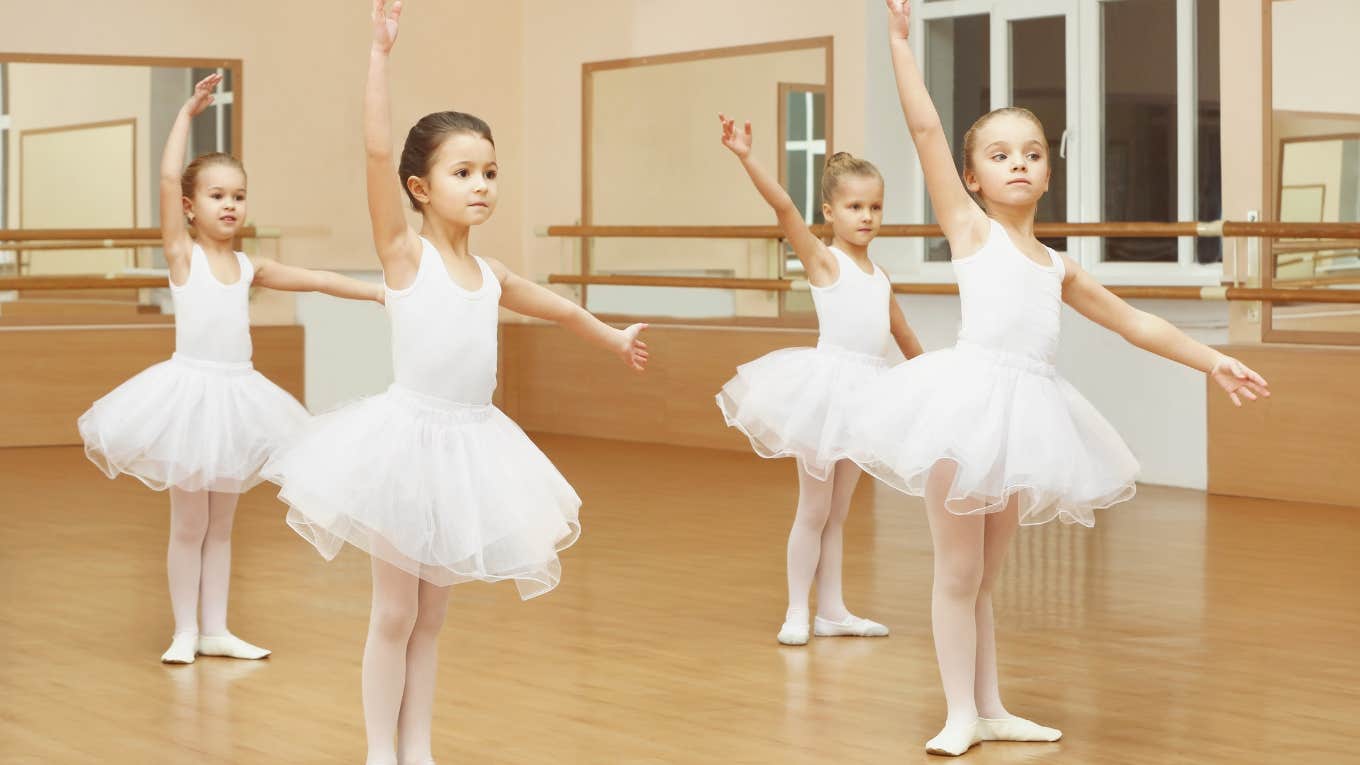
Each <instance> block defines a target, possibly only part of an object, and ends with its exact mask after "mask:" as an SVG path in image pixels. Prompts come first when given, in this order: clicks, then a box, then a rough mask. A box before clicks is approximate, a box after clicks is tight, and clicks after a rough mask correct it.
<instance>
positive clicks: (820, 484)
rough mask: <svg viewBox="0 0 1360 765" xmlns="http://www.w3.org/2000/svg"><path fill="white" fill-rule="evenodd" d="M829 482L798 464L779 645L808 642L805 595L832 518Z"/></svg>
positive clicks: (810, 583) (806, 598) (808, 589)
mask: <svg viewBox="0 0 1360 765" xmlns="http://www.w3.org/2000/svg"><path fill="white" fill-rule="evenodd" d="M832 486H833V484H832V481H822V480H818V479H817V478H816V477H814V476H813V475H812V474H810V473H808V472H807V470H805V469H804V468H803V465H802V463H799V464H798V510H797V512H796V514H795V515H794V518H793V528H792V529H790V530H789V544H788V551H787V565H788V584H789V610H788V612H787V613H786V614H785V616H784V627H783V628H782V629H781V630H780V631H779V642H781V643H784V644H786V645H802V644H804V643H806V642H807V641H808V595H809V593H810V591H811V590H812V580H813V578H814V577H815V576H816V575H817V564H818V562H819V561H820V559H821V554H822V532H823V531H824V530H825V529H826V521H827V518H829V517H830V515H831V495H832Z"/></svg>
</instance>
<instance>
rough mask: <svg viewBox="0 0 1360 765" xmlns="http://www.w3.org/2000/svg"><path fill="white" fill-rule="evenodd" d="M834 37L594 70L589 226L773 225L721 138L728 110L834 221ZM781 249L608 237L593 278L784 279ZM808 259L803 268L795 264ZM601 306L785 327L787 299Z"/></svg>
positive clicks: (769, 166) (761, 156) (800, 197)
mask: <svg viewBox="0 0 1360 765" xmlns="http://www.w3.org/2000/svg"><path fill="white" fill-rule="evenodd" d="M831 67H832V42H831V39H830V38H815V39H808V40H791V41H784V42H776V43H769V44H764V45H751V46H743V47H739V48H727V49H720V50H706V51H694V52H690V53H677V54H669V55H665V56H651V57H646V58H638V59H627V60H622V61H605V62H597V63H591V64H586V65H585V67H584V72H583V76H584V78H585V80H584V90H583V92H584V95H585V103H584V105H583V106H584V110H583V117H584V121H585V124H584V126H583V136H584V145H583V147H582V159H583V167H582V175H583V196H582V199H583V207H584V209H583V210H582V222H583V223H587V224H593V225H629V226H637V225H643V226H646V225H652V226H665V225H694V224H714V225H766V226H768V225H771V224H772V223H773V221H774V219H773V215H772V214H771V213H770V209H769V207H768V206H767V205H766V204H765V203H764V201H763V200H762V199H761V198H760V195H759V194H757V193H756V191H755V189H754V188H752V186H751V183H750V181H749V180H748V179H747V177H746V174H745V173H744V172H743V171H742V169H741V165H740V164H739V163H738V162H737V161H736V159H735V158H733V156H732V154H731V153H730V152H728V151H727V150H726V149H724V148H723V147H722V145H721V143H720V142H719V132H720V131H719V125H718V114H719V112H722V113H725V114H727V115H728V116H730V117H733V118H736V119H737V120H750V121H751V123H752V126H753V129H754V154H755V157H756V159H757V160H758V161H759V162H760V163H761V165H763V166H764V167H765V169H766V170H768V171H769V172H770V173H771V174H777V175H778V177H779V179H780V182H781V183H783V184H784V186H785V188H786V189H788V190H789V193H790V196H792V197H793V199H794V202H795V204H797V205H798V206H799V209H800V210H801V211H802V212H803V213H804V219H805V220H807V221H808V222H809V223H819V222H821V197H820V191H819V188H820V184H821V174H822V165H823V163H824V161H825V158H826V155H827V153H828V152H832V151H834V149H833V135H832V116H831V115H832V110H833V88H832V76H831V74H832V72H831ZM782 255H783V253H781V251H780V249H779V247H778V246H777V245H775V244H774V243H772V242H769V241H759V240H716V239H603V238H602V239H595V240H592V241H587V242H585V243H583V249H582V270H583V272H584V273H587V274H623V275H653V276H655V275H663V276H720V277H740V278H779V277H781V276H783V275H784V274H785V273H786V271H787V266H788V263H787V260H786V259H785V258H784V257H782ZM795 262H796V261H795ZM587 305H588V307H589V308H590V309H591V310H593V311H597V312H601V313H605V314H611V315H630V316H639V315H641V316H653V317H655V316H669V317H676V318H685V319H713V320H727V319H731V318H734V317H736V318H746V319H767V320H778V318H779V316H780V313H781V302H780V301H779V299H778V298H777V295H776V294H775V293H762V292H752V291H744V292H737V291H732V290H700V289H682V288H676V289H666V288H640V287H602V286H595V287H591V288H589V290H588V291H587Z"/></svg>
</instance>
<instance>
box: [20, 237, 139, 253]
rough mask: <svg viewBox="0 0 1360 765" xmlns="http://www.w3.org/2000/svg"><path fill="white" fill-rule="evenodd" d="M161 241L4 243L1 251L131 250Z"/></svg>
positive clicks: (114, 240) (117, 240)
mask: <svg viewBox="0 0 1360 765" xmlns="http://www.w3.org/2000/svg"><path fill="white" fill-rule="evenodd" d="M160 246H161V240H159V239H100V240H97V241H96V240H90V241H73V242H48V241H42V242H25V243H23V244H20V243H19V242H4V241H0V250H23V251H24V252H44V251H47V250H113V249H117V250H131V249H137V248H140V247H160Z"/></svg>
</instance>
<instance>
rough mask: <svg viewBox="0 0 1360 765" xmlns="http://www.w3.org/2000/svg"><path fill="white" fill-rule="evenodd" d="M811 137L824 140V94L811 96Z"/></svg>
mask: <svg viewBox="0 0 1360 765" xmlns="http://www.w3.org/2000/svg"><path fill="white" fill-rule="evenodd" d="M812 137H813V138H815V139H817V140H821V139H823V138H826V94H825V93H813V94H812Z"/></svg>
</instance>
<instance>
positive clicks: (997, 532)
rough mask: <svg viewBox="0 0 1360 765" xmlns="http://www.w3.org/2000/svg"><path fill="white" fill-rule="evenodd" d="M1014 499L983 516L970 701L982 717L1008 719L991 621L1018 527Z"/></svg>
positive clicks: (1015, 499)
mask: <svg viewBox="0 0 1360 765" xmlns="http://www.w3.org/2000/svg"><path fill="white" fill-rule="evenodd" d="M1018 504H1019V503H1018V500H1017V498H1015V497H1012V498H1011V501H1010V502H1009V503H1008V504H1007V505H1006V509H1005V510H1003V511H1002V512H1000V513H996V514H994V515H989V516H987V520H986V531H985V539H984V542H983V566H982V584H981V586H980V587H979V588H978V598H977V609H976V610H975V611H974V618H975V620H976V622H977V665H976V670H975V672H976V675H975V679H974V682H973V686H974V688H973V698H974V699H975V700H976V702H977V710H978V714H979V715H981V716H982V717H1009V716H1010V715H1009V713H1007V712H1006V707H1005V706H1004V705H1003V704H1002V703H1001V687H1000V679H999V677H998V673H997V668H996V623H995V621H994V620H993V618H992V591H993V590H995V589H996V582H997V579H998V578H999V577H1000V575H1001V567H1002V565H1003V564H1004V563H1005V562H1006V553H1007V551H1008V550H1009V549H1010V546H1011V542H1012V540H1014V539H1015V532H1016V529H1018V528H1020V522H1019V513H1018V511H1017V508H1018Z"/></svg>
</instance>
